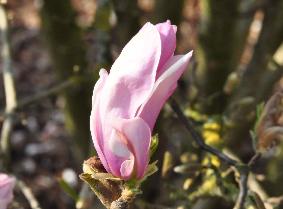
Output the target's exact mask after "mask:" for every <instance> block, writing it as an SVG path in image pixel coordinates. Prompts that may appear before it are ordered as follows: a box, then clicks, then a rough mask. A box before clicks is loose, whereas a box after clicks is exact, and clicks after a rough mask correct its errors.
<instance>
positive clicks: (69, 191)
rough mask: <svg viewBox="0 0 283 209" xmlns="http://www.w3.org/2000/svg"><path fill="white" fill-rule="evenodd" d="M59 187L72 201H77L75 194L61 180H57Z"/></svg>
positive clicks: (77, 197) (77, 196)
mask: <svg viewBox="0 0 283 209" xmlns="http://www.w3.org/2000/svg"><path fill="white" fill-rule="evenodd" d="M58 182H59V185H60V187H61V188H62V189H63V190H64V192H66V193H67V194H68V195H69V196H70V197H71V198H72V199H73V200H74V201H77V200H78V199H79V195H78V194H77V192H76V191H75V190H74V189H73V188H72V187H71V186H70V185H69V184H68V183H67V182H66V181H65V180H64V179H62V178H60V179H58Z"/></svg>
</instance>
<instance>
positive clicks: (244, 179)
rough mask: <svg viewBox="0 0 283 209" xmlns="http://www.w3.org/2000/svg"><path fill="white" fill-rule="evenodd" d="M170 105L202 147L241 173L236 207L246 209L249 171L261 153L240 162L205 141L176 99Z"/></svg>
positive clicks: (235, 208)
mask: <svg viewBox="0 0 283 209" xmlns="http://www.w3.org/2000/svg"><path fill="white" fill-rule="evenodd" d="M170 106H171V108H172V110H173V111H174V112H175V113H176V114H177V116H178V118H179V119H180V121H181V122H182V123H183V125H184V126H185V128H186V129H187V130H188V131H189V133H190V134H191V136H192V139H193V140H194V141H195V142H196V143H197V144H198V146H199V147H200V148H201V149H203V150H205V151H206V152H209V153H211V154H213V155H215V156H217V157H218V158H219V159H220V160H221V161H222V162H224V163H226V164H228V165H229V166H232V167H234V168H235V169H236V171H237V172H238V173H239V174H240V180H239V194H238V198H237V201H236V203H235V206H234V209H244V204H245V201H246V197H247V193H248V184H247V183H248V177H249V173H250V170H251V167H252V166H253V165H254V164H255V163H256V161H257V160H258V159H259V158H260V156H261V154H260V153H256V154H255V155H254V156H253V157H252V158H251V159H250V161H249V162H248V163H247V164H242V163H241V162H238V161H236V160H234V159H232V158H230V157H229V156H228V155H226V154H224V153H222V152H221V151H220V150H218V149H215V148H214V147H211V146H209V145H207V144H206V143H205V142H204V140H203V138H202V136H201V135H200V134H199V133H198V132H197V131H196V130H195V128H194V125H193V123H192V122H191V121H190V120H188V119H187V118H186V116H185V115H184V113H183V112H182V110H181V108H180V107H179V105H178V103H177V102H176V101H175V100H174V99H171V100H170Z"/></svg>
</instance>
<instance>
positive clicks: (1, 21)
mask: <svg viewBox="0 0 283 209" xmlns="http://www.w3.org/2000/svg"><path fill="white" fill-rule="evenodd" d="M0 37H1V39H0V41H1V45H2V47H1V58H2V64H3V81H4V89H5V95H6V109H5V112H6V114H8V115H9V116H8V117H7V118H6V119H5V121H4V122H3V126H2V132H1V138H0V143H1V146H0V148H1V149H0V150H1V154H2V155H3V157H4V163H6V164H7V161H9V136H10V133H11V130H12V126H13V117H12V113H13V111H14V108H15V107H16V106H17V99H16V90H15V84H14V79H13V74H12V69H11V68H12V67H11V56H10V46H9V42H8V20H7V15H6V11H5V9H4V7H3V5H1V4H0Z"/></svg>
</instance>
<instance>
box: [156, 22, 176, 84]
mask: <svg viewBox="0 0 283 209" xmlns="http://www.w3.org/2000/svg"><path fill="white" fill-rule="evenodd" d="M156 28H157V30H158V32H159V34H160V38H161V57H160V61H159V66H158V70H157V75H156V79H158V77H159V76H160V75H161V74H162V73H163V71H164V68H163V66H164V64H165V63H166V62H167V61H168V59H169V58H170V57H172V56H173V54H174V51H175V49H176V31H177V27H176V26H175V25H171V22H170V21H169V20H167V21H166V22H164V23H159V24H157V25H156Z"/></svg>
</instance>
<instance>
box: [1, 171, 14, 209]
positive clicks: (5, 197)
mask: <svg viewBox="0 0 283 209" xmlns="http://www.w3.org/2000/svg"><path fill="white" fill-rule="evenodd" d="M14 186H15V178H13V177H10V176H8V175H6V174H3V173H0V209H6V208H7V207H8V205H9V204H10V203H11V202H12V200H13V189H14Z"/></svg>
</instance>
